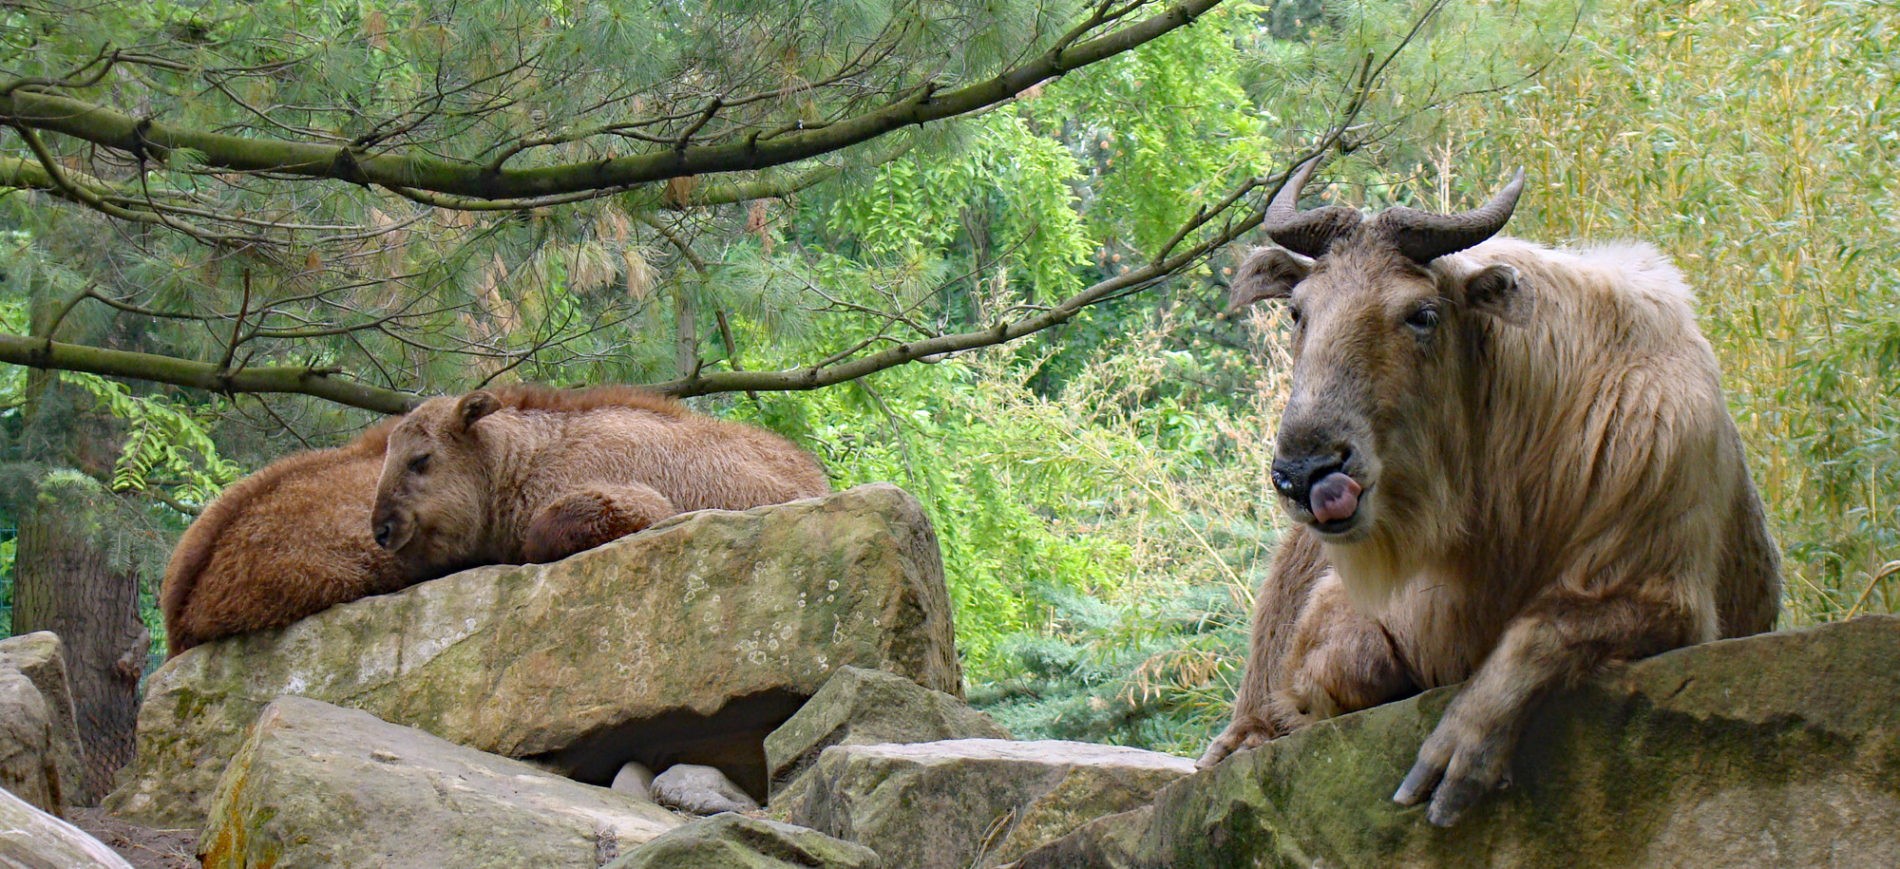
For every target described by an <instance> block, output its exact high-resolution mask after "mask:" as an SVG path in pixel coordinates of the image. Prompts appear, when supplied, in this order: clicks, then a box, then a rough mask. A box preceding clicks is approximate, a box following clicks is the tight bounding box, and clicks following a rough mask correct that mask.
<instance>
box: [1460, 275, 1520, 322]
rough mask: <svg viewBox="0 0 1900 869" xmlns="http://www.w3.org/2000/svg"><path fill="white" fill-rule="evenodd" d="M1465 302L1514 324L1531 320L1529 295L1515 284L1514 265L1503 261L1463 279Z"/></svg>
mask: <svg viewBox="0 0 1900 869" xmlns="http://www.w3.org/2000/svg"><path fill="white" fill-rule="evenodd" d="M1465 303H1466V304H1468V305H1470V306H1471V309H1472V310H1474V311H1480V312H1483V313H1485V314H1489V315H1491V316H1493V317H1496V318H1498V319H1500V320H1503V321H1504V322H1506V323H1510V324H1512V325H1515V326H1522V325H1524V324H1525V323H1526V322H1529V320H1530V313H1531V299H1530V297H1529V296H1528V295H1527V294H1525V292H1524V289H1523V287H1521V286H1519V285H1518V279H1517V269H1514V268H1512V267H1510V266H1507V265H1504V264H1502V263H1498V264H1494V265H1488V266H1485V267H1484V268H1482V269H1479V270H1478V271H1477V272H1476V273H1474V274H1473V275H1471V277H1468V278H1466V279H1465Z"/></svg>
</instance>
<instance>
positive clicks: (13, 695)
mask: <svg viewBox="0 0 1900 869" xmlns="http://www.w3.org/2000/svg"><path fill="white" fill-rule="evenodd" d="M82 757H83V755H82V752H81V749H80V742H79V725H78V722H77V720H76V719H75V718H74V715H73V694H72V688H71V687H70V686H69V685H68V683H67V681H66V657H65V653H64V651H63V649H62V648H61V646H60V642H59V637H57V636H55V635H54V634H53V633H52V632H51V631H36V632H34V633H30V634H21V635H20V636H17V637H9V638H7V639H4V640H0V787H4V788H6V789H7V790H10V791H12V792H13V793H14V794H15V795H17V796H20V797H22V798H24V799H25V800H26V801H27V802H29V803H32V804H33V805H36V806H38V807H40V808H42V809H44V810H46V811H48V812H52V813H53V814H55V815H57V814H59V813H60V808H59V806H60V803H61V802H62V801H63V800H64V799H67V798H70V797H71V795H72V794H73V793H75V792H76V791H77V789H78V787H79V784H80V781H81V778H82V777H83V776H84V774H85V766H84V763H83V761H82Z"/></svg>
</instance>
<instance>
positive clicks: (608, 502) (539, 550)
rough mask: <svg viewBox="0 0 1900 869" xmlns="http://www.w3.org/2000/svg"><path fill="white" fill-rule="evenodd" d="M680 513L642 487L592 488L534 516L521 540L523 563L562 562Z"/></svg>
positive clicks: (558, 500)
mask: <svg viewBox="0 0 1900 869" xmlns="http://www.w3.org/2000/svg"><path fill="white" fill-rule="evenodd" d="M678 512H679V510H678V509H676V508H675V507H674V506H673V502H671V501H668V500H667V499H666V496H664V495H661V494H660V493H659V492H656V491H654V490H653V489H652V488H651V487H648V486H643V485H641V484H639V483H631V484H627V485H592V486H588V487H587V488H585V489H579V490H576V491H573V492H568V493H566V494H563V495H562V496H560V497H559V498H556V499H554V501H553V502H551V503H549V504H548V505H547V506H545V507H542V508H541V509H540V510H538V511H536V512H535V514H534V518H533V519H531V520H529V522H528V531H527V533H526V535H524V536H523V538H522V545H521V553H522V558H523V559H524V560H525V561H526V562H527V563H529V564H543V563H546V562H549V561H559V560H561V559H563V558H566V557H568V556H570V555H573V554H574V553H576V552H581V551H584V550H588V549H592V548H594V547H596V546H599V545H601V544H602V543H606V542H607V541H609V540H618V539H620V538H622V537H625V536H627V535H629V534H632V533H633V532H635V531H640V530H642V529H644V528H646V527H647V526H649V525H652V524H653V523H655V522H658V521H660V520H661V519H665V518H666V517H668V516H672V515H674V514H677V513H678Z"/></svg>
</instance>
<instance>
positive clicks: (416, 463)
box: [409, 453, 430, 474]
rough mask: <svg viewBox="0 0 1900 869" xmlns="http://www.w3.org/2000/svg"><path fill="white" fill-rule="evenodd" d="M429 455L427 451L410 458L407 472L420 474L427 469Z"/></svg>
mask: <svg viewBox="0 0 1900 869" xmlns="http://www.w3.org/2000/svg"><path fill="white" fill-rule="evenodd" d="M429 455H430V454H429V453H423V454H422V455H419V456H416V457H415V458H413V459H410V460H409V472H410V473H412V474H420V473H422V472H423V471H427V470H428V469H429Z"/></svg>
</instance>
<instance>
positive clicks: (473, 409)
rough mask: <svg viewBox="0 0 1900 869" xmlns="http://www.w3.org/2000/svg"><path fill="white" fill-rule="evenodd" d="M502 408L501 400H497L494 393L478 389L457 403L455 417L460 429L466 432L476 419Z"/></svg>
mask: <svg viewBox="0 0 1900 869" xmlns="http://www.w3.org/2000/svg"><path fill="white" fill-rule="evenodd" d="M500 409H501V402H499V401H496V400H495V396H494V395H493V394H492V393H489V392H484V391H482V390H476V391H474V392H471V393H469V394H467V395H464V396H462V399H461V400H460V401H457V402H456V403H455V416H454V419H455V421H456V423H457V424H458V425H459V426H461V429H460V430H461V431H464V432H466V431H468V429H469V426H472V425H474V424H475V421H476V420H478V419H481V418H482V417H484V416H487V415H489V414H491V413H494V412H495V411H497V410H500Z"/></svg>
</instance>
